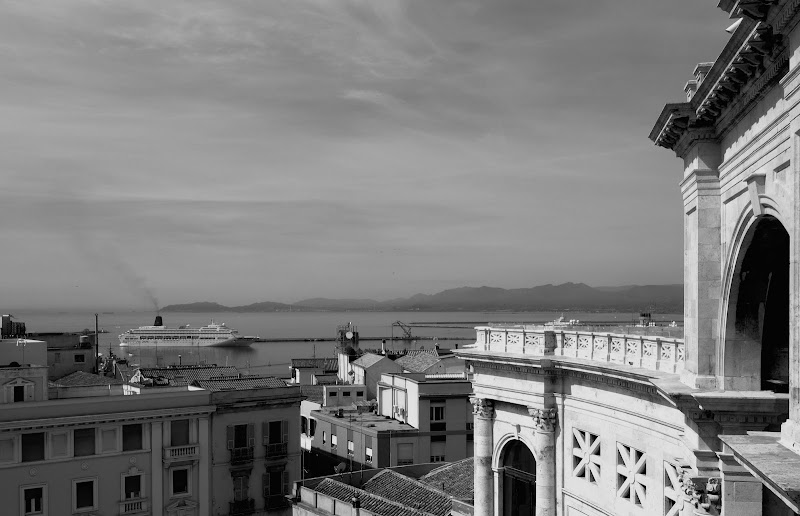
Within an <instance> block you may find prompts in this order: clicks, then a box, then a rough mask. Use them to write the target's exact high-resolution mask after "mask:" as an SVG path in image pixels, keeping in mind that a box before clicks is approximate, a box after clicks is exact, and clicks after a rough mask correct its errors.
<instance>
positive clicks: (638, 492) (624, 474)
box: [617, 443, 648, 507]
mask: <svg viewBox="0 0 800 516" xmlns="http://www.w3.org/2000/svg"><path fill="white" fill-rule="evenodd" d="M647 484H648V479H647V455H645V453H644V452H643V451H640V450H637V449H636V448H633V447H631V446H627V445H625V444H622V443H617V497H618V498H622V499H623V500H628V501H629V502H631V503H632V504H634V505H638V506H640V507H643V506H644V505H645V500H646V498H647Z"/></svg>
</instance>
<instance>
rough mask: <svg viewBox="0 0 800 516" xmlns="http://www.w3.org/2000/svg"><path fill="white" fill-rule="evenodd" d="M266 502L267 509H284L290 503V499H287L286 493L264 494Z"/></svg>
mask: <svg viewBox="0 0 800 516" xmlns="http://www.w3.org/2000/svg"><path fill="white" fill-rule="evenodd" d="M264 504H265V509H267V510H268V511H269V510H273V509H283V508H284V507H287V506H288V505H289V500H287V499H286V495H283V494H277V495H269V496H264Z"/></svg>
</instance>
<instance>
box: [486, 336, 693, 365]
mask: <svg viewBox="0 0 800 516" xmlns="http://www.w3.org/2000/svg"><path fill="white" fill-rule="evenodd" d="M475 330H476V331H477V339H476V341H475V347H476V348H477V349H481V350H485V351H494V352H502V353H517V354H521V355H530V356H546V355H555V356H564V357H575V358H583V359H587V360H593V361H597V362H611V363H616V364H624V365H629V366H633V367H640V368H643V369H651V370H653V371H665V372H668V373H678V372H680V371H681V370H682V369H683V361H684V356H685V355H684V343H683V339H677V338H671V337H654V336H647V335H626V334H620V333H604V332H599V331H596V330H581V329H576V328H574V327H568V328H558V327H547V326H508V327H500V326H478V327H476V328H475Z"/></svg>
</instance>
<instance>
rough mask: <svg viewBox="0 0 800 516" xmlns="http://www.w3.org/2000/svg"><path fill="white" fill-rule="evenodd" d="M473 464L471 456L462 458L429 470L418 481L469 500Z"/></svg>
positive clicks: (471, 492)
mask: <svg viewBox="0 0 800 516" xmlns="http://www.w3.org/2000/svg"><path fill="white" fill-rule="evenodd" d="M474 465H475V460H474V459H473V458H472V457H470V458H468V459H462V460H459V461H456V462H452V463H450V464H447V465H445V466H442V467H440V468H436V469H434V470H432V471H430V472H429V473H428V474H426V475H424V476H422V477H420V479H419V481H420V482H424V483H425V484H428V485H431V486H433V487H435V488H437V489H441V490H442V491H444V492H445V493H447V494H449V495H450V496H452V497H453V498H455V499H457V500H465V501H470V502H471V501H472V499H473V498H474V491H473V487H474V473H475V468H474Z"/></svg>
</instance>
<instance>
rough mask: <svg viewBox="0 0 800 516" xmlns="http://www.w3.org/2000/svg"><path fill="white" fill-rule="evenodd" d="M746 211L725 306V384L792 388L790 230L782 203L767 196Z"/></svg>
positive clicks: (726, 279) (731, 259) (729, 265)
mask: <svg viewBox="0 0 800 516" xmlns="http://www.w3.org/2000/svg"><path fill="white" fill-rule="evenodd" d="M761 201H762V204H761V210H760V211H761V212H762V214H760V215H758V214H755V213H753V211H752V210H750V209H749V206H748V208H747V209H746V210H745V211H744V213H742V215H741V216H740V218H739V221H738V222H737V225H736V230H735V231H734V233H733V239H732V241H731V248H730V249H731V251H730V253H729V256H728V259H727V262H726V267H725V274H724V276H723V285H724V290H723V296H722V307H721V311H720V315H721V321H720V330H721V331H720V341H719V342H720V343H721V346H720V349H719V358H718V359H719V364H720V367H719V372H718V374H719V380H720V381H719V385H720V387H722V388H723V389H728V390H761V389H764V390H776V391H778V392H780V391H783V390H784V389H788V375H789V358H788V349H789V233H788V231H787V229H786V225H785V224H784V223H783V221H782V220H783V219H782V217H781V214H780V212H779V210H778V208H777V203H775V202H774V201H773V200H772V199H769V198H766V197H761Z"/></svg>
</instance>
